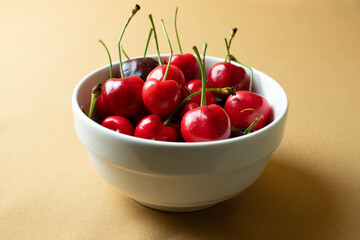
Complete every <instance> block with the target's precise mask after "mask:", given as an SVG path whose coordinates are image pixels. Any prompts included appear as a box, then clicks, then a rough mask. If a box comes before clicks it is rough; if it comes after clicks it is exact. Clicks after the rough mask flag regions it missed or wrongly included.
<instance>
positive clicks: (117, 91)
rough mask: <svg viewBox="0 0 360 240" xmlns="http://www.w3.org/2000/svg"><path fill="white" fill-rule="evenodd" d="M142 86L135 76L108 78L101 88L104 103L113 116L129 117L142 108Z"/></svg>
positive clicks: (142, 82) (141, 81)
mask: <svg viewBox="0 0 360 240" xmlns="http://www.w3.org/2000/svg"><path fill="white" fill-rule="evenodd" d="M143 85H144V81H143V80H142V79H141V78H139V77H137V76H131V77H126V78H110V79H109V80H107V81H106V82H105V84H104V87H103V91H102V95H103V99H104V102H105V104H106V106H107V107H108V109H109V110H110V111H111V112H112V113H113V114H114V115H119V116H123V117H131V116H132V115H134V114H135V113H136V112H138V111H139V110H140V109H142V108H143V101H142V96H141V95H142V93H141V92H142V87H143Z"/></svg>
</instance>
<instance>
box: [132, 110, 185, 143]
mask: <svg viewBox="0 0 360 240" xmlns="http://www.w3.org/2000/svg"><path fill="white" fill-rule="evenodd" d="M134 136H135V137H139V138H145V139H150V140H157V141H168V142H176V141H178V139H179V136H178V132H177V131H176V129H175V128H173V127H168V126H165V125H164V124H163V120H162V118H161V117H160V116H158V115H150V116H147V117H145V118H144V119H142V120H141V121H140V122H139V124H138V125H137V126H136V128H135V134H134Z"/></svg>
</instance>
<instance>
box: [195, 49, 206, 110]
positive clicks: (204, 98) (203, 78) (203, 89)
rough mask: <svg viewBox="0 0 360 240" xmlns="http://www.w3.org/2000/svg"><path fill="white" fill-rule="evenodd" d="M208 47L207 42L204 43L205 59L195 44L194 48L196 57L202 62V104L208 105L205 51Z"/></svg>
mask: <svg viewBox="0 0 360 240" xmlns="http://www.w3.org/2000/svg"><path fill="white" fill-rule="evenodd" d="M206 49H207V43H205V44H204V54H203V59H201V57H200V54H199V50H198V49H197V47H196V46H193V50H194V52H195V54H196V57H197V59H198V61H199V63H200V70H201V84H202V87H201V91H202V92H201V101H200V106H201V107H202V106H206V95H205V84H206V82H205V53H206Z"/></svg>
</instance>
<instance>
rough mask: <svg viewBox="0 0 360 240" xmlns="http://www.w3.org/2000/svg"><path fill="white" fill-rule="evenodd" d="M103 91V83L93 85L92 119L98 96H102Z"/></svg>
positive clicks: (90, 111)
mask: <svg viewBox="0 0 360 240" xmlns="http://www.w3.org/2000/svg"><path fill="white" fill-rule="evenodd" d="M101 91H102V84H101V83H99V84H98V85H96V86H95V87H93V89H92V91H91V102H90V109H89V118H90V119H91V117H92V113H93V111H94V108H95V105H96V101H97V99H98V97H99V96H100V94H101Z"/></svg>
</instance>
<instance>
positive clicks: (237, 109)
mask: <svg viewBox="0 0 360 240" xmlns="http://www.w3.org/2000/svg"><path fill="white" fill-rule="evenodd" d="M249 108H250V109H256V110H257V111H259V112H260V113H261V114H262V115H263V118H262V119H260V120H259V121H258V122H257V123H256V124H255V125H254V127H253V130H255V131H256V130H259V129H261V128H262V127H264V126H265V125H266V124H267V123H268V121H269V118H270V115H271V111H272V110H271V106H270V105H269V102H268V101H267V100H266V99H265V98H264V97H263V96H261V95H259V94H257V93H253V92H249V91H236V95H234V96H229V97H228V99H227V101H226V103H225V111H226V112H227V114H228V115H229V117H230V121H231V125H232V126H233V127H235V128H244V129H245V128H247V127H249V126H250V125H251V123H252V122H254V121H255V119H256V118H259V117H260V116H261V114H260V113H258V112H256V111H250V110H249V111H243V110H244V109H249Z"/></svg>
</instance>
